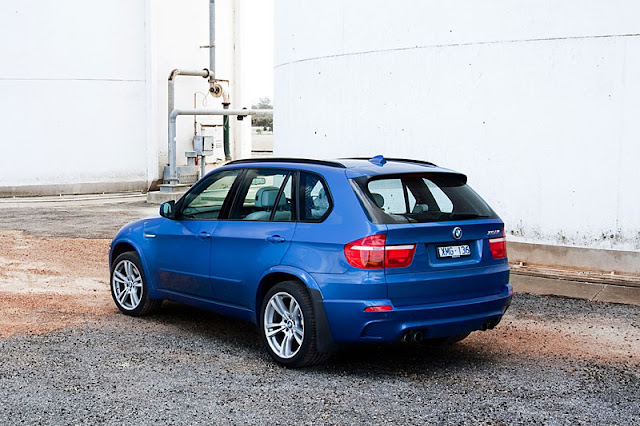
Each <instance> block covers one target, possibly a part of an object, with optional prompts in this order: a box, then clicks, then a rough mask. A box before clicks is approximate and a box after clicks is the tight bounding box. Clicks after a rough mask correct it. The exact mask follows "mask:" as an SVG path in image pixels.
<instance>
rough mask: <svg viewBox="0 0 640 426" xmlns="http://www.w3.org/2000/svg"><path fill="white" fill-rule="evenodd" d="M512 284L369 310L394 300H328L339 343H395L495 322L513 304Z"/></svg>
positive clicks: (333, 333)
mask: <svg viewBox="0 0 640 426" xmlns="http://www.w3.org/2000/svg"><path fill="white" fill-rule="evenodd" d="M511 294H512V287H511V285H509V284H506V285H505V286H504V288H503V291H502V292H500V293H499V294H493V295H490V296H483V297H476V298H472V299H463V300H456V301H450V302H439V303H433V304H422V305H406V306H400V307H394V308H393V310H391V311H383V312H365V308H366V307H368V306H380V305H390V306H393V304H392V303H391V301H390V300H388V299H380V300H331V299H330V300H327V299H325V300H324V308H325V311H326V315H327V320H328V324H329V327H330V329H331V335H332V337H333V340H334V341H335V342H394V341H398V340H400V339H401V338H402V336H403V335H404V334H405V333H407V332H408V331H418V330H420V331H421V332H422V333H423V336H424V337H425V338H437V337H446V336H452V335H456V334H462V333H468V332H471V331H474V330H481V329H482V328H483V325H484V324H485V323H487V321H491V322H492V323H493V324H494V325H495V324H497V322H498V321H500V319H501V318H502V315H503V314H504V312H505V311H506V310H507V308H508V307H509V304H510V303H511V297H512V296H511Z"/></svg>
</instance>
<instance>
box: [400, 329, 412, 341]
mask: <svg viewBox="0 0 640 426" xmlns="http://www.w3.org/2000/svg"><path fill="white" fill-rule="evenodd" d="M400 340H401V341H402V343H409V342H411V334H410V333H409V332H408V331H407V332H406V333H404V334H403V335H402V337H401V338H400Z"/></svg>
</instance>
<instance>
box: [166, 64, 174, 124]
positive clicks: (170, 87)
mask: <svg viewBox="0 0 640 426" xmlns="http://www.w3.org/2000/svg"><path fill="white" fill-rule="evenodd" d="M174 89H175V81H174V80H173V73H172V75H171V76H169V84H168V86H167V106H168V107H169V114H171V111H173V109H174V104H175V92H174Z"/></svg>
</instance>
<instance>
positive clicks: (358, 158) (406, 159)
mask: <svg viewBox="0 0 640 426" xmlns="http://www.w3.org/2000/svg"><path fill="white" fill-rule="evenodd" d="M384 159H385V160H387V161H398V162H400V163H415V164H423V165H425V166H432V167H438V166H437V165H436V164H434V163H432V162H430V161H423V160H411V159H408V158H387V157H384ZM341 160H366V161H369V160H371V158H366V157H350V158H341Z"/></svg>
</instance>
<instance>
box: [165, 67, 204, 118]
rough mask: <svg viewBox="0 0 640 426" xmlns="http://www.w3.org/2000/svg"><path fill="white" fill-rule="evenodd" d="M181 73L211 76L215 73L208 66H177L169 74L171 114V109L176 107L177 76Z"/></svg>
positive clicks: (168, 99) (168, 94)
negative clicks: (187, 68)
mask: <svg viewBox="0 0 640 426" xmlns="http://www.w3.org/2000/svg"><path fill="white" fill-rule="evenodd" d="M179 75H186V76H192V77H204V78H209V77H210V76H213V73H212V72H211V71H209V70H208V69H206V68H205V69H202V70H181V69H177V68H176V69H174V70H173V71H171V73H170V74H169V83H168V85H167V109H168V111H167V113H168V114H171V111H173V110H174V108H175V78H176V77H177V76H179Z"/></svg>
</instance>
